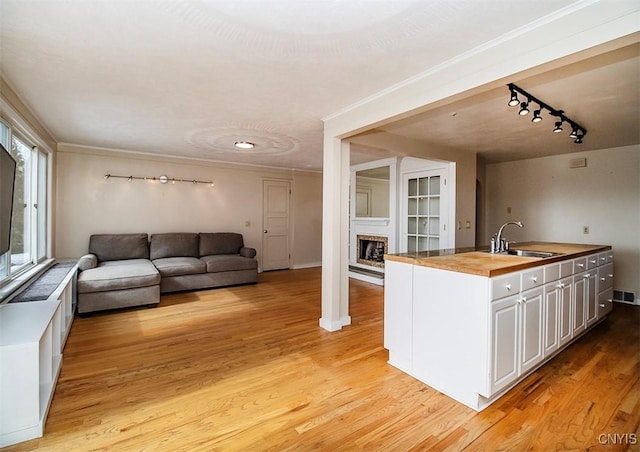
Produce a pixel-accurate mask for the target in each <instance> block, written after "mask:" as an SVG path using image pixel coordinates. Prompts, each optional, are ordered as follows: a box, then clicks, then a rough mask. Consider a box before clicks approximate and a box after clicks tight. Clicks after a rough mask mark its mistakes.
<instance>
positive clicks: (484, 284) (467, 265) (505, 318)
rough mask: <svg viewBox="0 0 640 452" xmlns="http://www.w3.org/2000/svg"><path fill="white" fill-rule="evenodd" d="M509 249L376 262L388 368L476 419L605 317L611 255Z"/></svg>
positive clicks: (530, 245)
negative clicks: (381, 274) (381, 279)
mask: <svg viewBox="0 0 640 452" xmlns="http://www.w3.org/2000/svg"><path fill="white" fill-rule="evenodd" d="M516 248H517V250H520V251H521V252H522V254H529V256H526V255H525V256H523V255H512V254H507V253H499V254H492V253H489V252H487V251H486V250H482V249H474V248H467V249H456V250H438V251H424V252H417V253H409V254H395V255H387V256H385V293H384V346H385V348H386V349H388V350H389V363H390V364H391V365H393V366H395V367H397V368H398V369H400V370H402V371H404V372H406V373H407V374H409V375H411V376H413V377H415V378H417V379H418V380H420V381H422V382H423V383H425V384H427V385H429V386H431V387H433V388H434V389H436V390H438V391H440V392H442V393H444V394H446V395H448V396H450V397H452V398H453V399H455V400H457V401H459V402H461V403H463V404H465V405H467V406H469V407H471V408H473V409H475V410H478V411H480V410H482V409H484V408H486V407H487V406H488V405H489V404H491V403H492V402H493V401H495V400H496V399H498V398H499V397H500V396H501V395H503V394H504V393H505V392H507V391H508V390H509V389H510V388H512V387H513V386H515V385H516V384H517V383H518V382H520V381H521V380H522V379H524V378H525V377H526V376H527V375H528V374H530V373H531V372H533V371H534V370H535V369H536V368H538V367H539V366H541V365H542V364H544V363H545V362H546V361H548V360H549V359H551V358H552V357H553V356H554V355H555V354H557V353H558V352H560V351H561V350H562V349H564V348H565V347H566V346H568V345H569V344H570V343H571V342H572V341H574V340H575V339H577V338H578V337H579V336H580V335H582V334H584V332H586V331H587V330H588V329H590V328H591V327H592V326H594V325H595V324H596V323H598V322H599V321H601V320H603V319H604V318H605V317H606V315H607V314H608V313H609V312H610V310H611V308H612V306H613V303H612V298H613V253H612V251H611V247H610V246H606V245H583V244H569V243H549V242H527V243H522V244H517V246H516ZM524 251H526V252H524ZM512 252H516V251H515V250H514V251H512ZM539 256H544V257H539Z"/></svg>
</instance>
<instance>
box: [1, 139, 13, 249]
mask: <svg viewBox="0 0 640 452" xmlns="http://www.w3.org/2000/svg"><path fill="white" fill-rule="evenodd" d="M15 178H16V161H15V159H14V158H13V156H12V155H11V154H9V151H7V150H6V149H5V148H4V146H2V145H1V144H0V255H2V254H4V253H6V252H7V251H9V247H10V246H11V216H12V215H11V214H12V211H13V188H14V184H15Z"/></svg>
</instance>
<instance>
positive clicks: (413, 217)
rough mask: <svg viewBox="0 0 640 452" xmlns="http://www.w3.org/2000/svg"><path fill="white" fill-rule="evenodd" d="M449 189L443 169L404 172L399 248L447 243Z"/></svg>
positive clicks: (432, 247) (412, 249) (411, 249)
mask: <svg viewBox="0 0 640 452" xmlns="http://www.w3.org/2000/svg"><path fill="white" fill-rule="evenodd" d="M448 191H449V187H448V185H447V172H446V170H444V169H437V170H428V171H422V172H418V173H409V174H404V175H403V188H402V192H403V198H404V202H403V216H402V217H403V218H402V233H401V237H402V240H401V245H400V248H401V249H400V251H401V252H409V253H411V252H415V251H427V250H437V249H445V248H447V247H448V246H449V240H448V238H449V232H448V230H447V229H448V222H449V212H448V202H449V200H448Z"/></svg>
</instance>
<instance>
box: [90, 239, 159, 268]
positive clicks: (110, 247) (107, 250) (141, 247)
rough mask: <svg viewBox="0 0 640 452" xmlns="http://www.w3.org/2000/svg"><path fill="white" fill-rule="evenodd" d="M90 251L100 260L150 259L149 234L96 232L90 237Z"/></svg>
mask: <svg viewBox="0 0 640 452" xmlns="http://www.w3.org/2000/svg"><path fill="white" fill-rule="evenodd" d="M89 253H91V254H95V255H96V257H97V258H98V261H99V262H105V261H118V260H122V259H149V241H148V235H147V234H94V235H92V236H91V237H89Z"/></svg>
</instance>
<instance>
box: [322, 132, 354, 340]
mask: <svg viewBox="0 0 640 452" xmlns="http://www.w3.org/2000/svg"><path fill="white" fill-rule="evenodd" d="M349 173H350V172H349V143H342V141H341V140H340V139H338V138H335V137H332V136H327V134H325V138H324V154H323V166H322V187H323V188H322V317H320V326H321V327H322V328H324V329H325V330H328V331H337V330H340V329H341V328H342V327H343V326H344V325H349V324H350V323H351V318H350V317H349V207H348V206H349V175H350V174H349Z"/></svg>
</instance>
